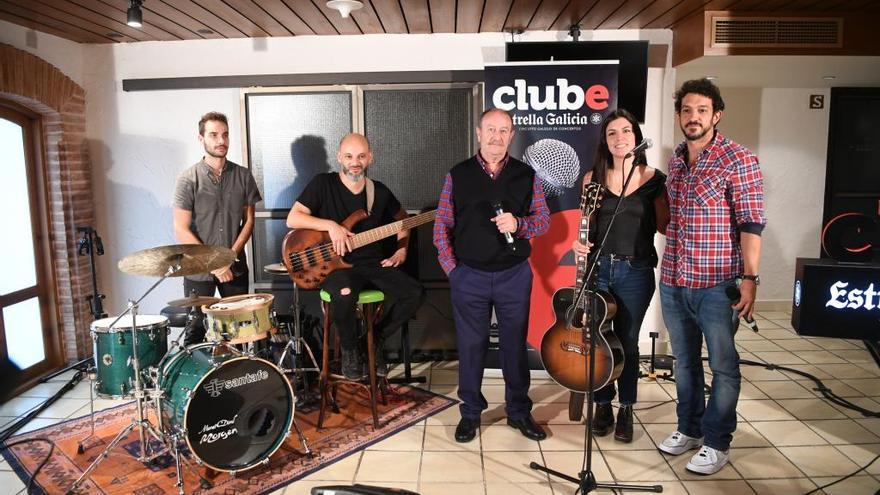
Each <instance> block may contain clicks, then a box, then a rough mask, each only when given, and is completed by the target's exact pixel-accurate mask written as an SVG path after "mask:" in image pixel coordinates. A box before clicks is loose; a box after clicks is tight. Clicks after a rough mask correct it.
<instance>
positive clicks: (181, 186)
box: [172, 160, 263, 281]
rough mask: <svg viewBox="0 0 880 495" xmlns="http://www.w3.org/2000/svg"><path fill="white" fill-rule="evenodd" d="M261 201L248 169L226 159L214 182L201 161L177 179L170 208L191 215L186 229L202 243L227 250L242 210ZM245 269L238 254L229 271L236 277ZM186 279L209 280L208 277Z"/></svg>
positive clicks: (212, 174) (243, 260)
mask: <svg viewBox="0 0 880 495" xmlns="http://www.w3.org/2000/svg"><path fill="white" fill-rule="evenodd" d="M262 199H263V198H262V196H261V195H260V190H259V189H258V188H257V182H256V181H255V180H254V176H253V174H251V171H250V170H248V169H246V168H244V167H242V166H241V165H236V164H235V163H232V162H231V161H229V160H227V161H226V164H225V165H224V166H223V171H222V172H221V173H220V178H219V179H218V178H217V176H216V175H214V171H213V170H212V169H211V166H210V165H208V164H207V163H205V161H204V160H201V161H199V163H196V164H195V165H193V166H191V167H189V168H187V169H186V170H184V171H183V172H181V173H180V175H179V176H178V177H177V185H176V186H175V188H174V200H173V201H172V206H173V207H175V208H180V209H182V210H188V211H190V212H192V221H191V222H190V226H189V228H190V230H191V231H192V233H193V234H195V236H196V237H198V238H199V240H200V241H202V243H203V244H206V245H210V246H223V247H227V248H231V247H232V245H233V244H234V243H235V239H237V238H238V234H239V233H240V232H241V229H242V227H243V226H244V222H243V220H242V212H243V210H244V208H245V207H246V206H251V205H255V204H257V203H258V202H259V201H260V200H262ZM246 269H247V263H246V261H245V259H244V251H242V252H241V254H240V255H239V262H237V263H235V264H234V265H233V272H234V273H235V275H240V274H241V273H243V270H246ZM187 278H188V279H190V280H197V281H208V280H212V278H211V274H204V275H191V276H188V277H187Z"/></svg>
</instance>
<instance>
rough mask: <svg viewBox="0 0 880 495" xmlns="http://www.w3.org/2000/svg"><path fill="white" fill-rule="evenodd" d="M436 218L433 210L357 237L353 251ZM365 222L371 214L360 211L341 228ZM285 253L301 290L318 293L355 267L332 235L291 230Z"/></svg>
mask: <svg viewBox="0 0 880 495" xmlns="http://www.w3.org/2000/svg"><path fill="white" fill-rule="evenodd" d="M436 215H437V210H431V211H427V212H425V213H420V214H418V215H415V216H412V217H407V218H404V219H403V220H398V221H396V222H392V223H389V224H386V225H383V226H381V227H376V228H375V229H370V230H367V231H364V232H361V233H360V234H355V235H354V236H352V237H350V238H349V242H350V243H351V250H352V251H354V250H355V249H357V248H360V247H363V246H366V245H367V244H372V243H374V242H376V241H380V240H382V239H385V238H386V237H391V236H393V235H397V233H398V232H400V231H401V230H408V229H411V228H414V227H418V226H419V225H422V224H425V223H428V222H431V221H433V220H434V217H435V216H436ZM365 218H367V212H366V211H364V210H357V211H355V212H354V213H352V214H351V215H349V216H348V218H346V219H345V220H343V222H342V224H341V225H342V226H343V227H345V228H346V229H348V230H351V229H352V228H353V227H354V226H355V225H357V224H358V223H359V222H361V221H363V220H364V219H365ZM281 253H282V256H281V259H282V261H283V262H284V266H285V267H286V268H287V273H288V274H289V275H290V278H292V279H293V281H294V282H295V283H296V285H297V287H299V288H300V289H317V288H318V287H319V286H320V285H321V283H322V282H323V281H324V279H325V278H327V275H330V273H332V272H333V271H334V270H338V269H340V268H351V267H352V265H350V264H348V263H346V262H345V261H344V260H343V259H342V257H341V256H339V255H338V254H336V251H334V250H333V243H331V242H330V235H329V234H328V233H327V232H321V231H318V230H311V229H296V230H291V231H290V232H288V233H287V235H286V236H284V241H282V243H281Z"/></svg>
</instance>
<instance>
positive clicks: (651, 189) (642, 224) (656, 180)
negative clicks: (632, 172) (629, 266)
mask: <svg viewBox="0 0 880 495" xmlns="http://www.w3.org/2000/svg"><path fill="white" fill-rule="evenodd" d="M661 194H666V174H664V173H663V172H661V171H659V170H655V171H654V175H653V176H652V177H651V178H650V179H648V182H645V183H644V184H642V185H641V186H640V187H639V188H638V189H636V190H635V191H633V192H632V193H631V194H630V195H629V196H626V197H625V198H624V199H623V204H622V205H621V206H620V211H619V212H617V219H616V220H614V226H613V227H612V229H611V233H610V234H609V235H608V240H607V241H606V244H605V249H604V250H603V251H602V253H603V254H617V255H620V256H632V257H635V258H640V259H649V260H651V263H652V264H653V265H654V266H657V250H656V249H655V248H654V233H655V232H657V215H656V208H655V207H654V200H655V199H656V198H657V197H658V196H660V195H661ZM619 201H620V197H618V196H617V195H616V194H613V193H612V192H610V191H608V190H606V191H605V193H604V198H603V199H602V203H601V204H600V205H599V209H598V212H597V216H596V228H595V229H592V230H593V231H592V232H591V234H592V235H591V236H590V237H591V239H590V240H591V241H592V242H597V241H596V240H597V239H598V240H602V238H603V237H604V236H605V231H606V230H608V224H609V222H610V221H611V216H612V215H613V214H614V209H615V208H616V207H617V203H618V202H619Z"/></svg>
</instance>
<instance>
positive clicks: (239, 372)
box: [67, 244, 318, 494]
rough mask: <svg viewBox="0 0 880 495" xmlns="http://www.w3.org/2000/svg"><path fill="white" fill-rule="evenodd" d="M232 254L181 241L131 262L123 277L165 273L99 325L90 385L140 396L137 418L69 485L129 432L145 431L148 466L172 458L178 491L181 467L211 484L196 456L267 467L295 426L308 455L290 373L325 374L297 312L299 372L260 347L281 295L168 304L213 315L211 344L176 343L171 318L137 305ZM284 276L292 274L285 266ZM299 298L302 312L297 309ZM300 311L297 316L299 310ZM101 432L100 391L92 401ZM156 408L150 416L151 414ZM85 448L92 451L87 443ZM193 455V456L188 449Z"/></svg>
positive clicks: (124, 263)
mask: <svg viewBox="0 0 880 495" xmlns="http://www.w3.org/2000/svg"><path fill="white" fill-rule="evenodd" d="M234 258H235V254H234V252H233V251H232V250H230V249H226V248H220V247H214V246H204V245H186V244H184V245H173V246H161V247H157V248H151V249H146V250H143V251H138V252H136V253H134V254H131V255H129V256H127V257H125V258H123V259H122V260H121V261H120V262H119V268H120V270H122V271H123V272H125V273H128V274H133V275H145V276H152V277H159V280H158V281H156V282H155V283H154V284H153V285H152V286H151V287H150V288H149V289H148V290H147V291H146V293H144V294H143V295H142V296H141V297H140V299H138V300H136V301H135V300H129V301H128V308H127V309H126V310H125V311H124V312H123V313H122V314H121V315H119V316H118V317H110V318H103V319H100V320H96V321H95V322H93V323H92V325H91V335H92V340H93V341H94V351H95V354H94V358H95V363H94V364H95V368H94V370H93V372H92V373H90V377H91V378H92V379H93V380H94V383H93V387H92V389H93V390H94V392H95V394H96V395H97V396H98V397H101V398H110V399H134V401H135V404H136V410H137V415H136V417H135V418H133V419H132V421H131V423H130V424H129V425H128V426H127V427H126V428H124V429H123V430H122V431H120V432H119V434H117V435H116V437H115V438H114V439H113V440H112V441H111V442H110V443H109V444H108V445H107V447H106V448H105V449H104V451H103V452H102V453H101V454H99V455H98V456H97V457H96V458H95V459H94V461H93V462H92V463H91V464H90V465H89V467H88V468H87V469H86V470H85V471H84V472H83V473H82V475H81V476H80V477H79V478H78V479H77V480H76V481H75V482H74V483H73V485H71V487H70V488H69V489H68V491H67V493H68V494H72V493H74V492H75V491H76V489H77V488H78V487H79V486H80V485H81V484H82V483H83V481H84V480H85V479H87V478H88V477H89V475H90V474H91V473H92V472H93V471H94V470H95V468H96V467H97V466H98V464H99V463H100V462H101V461H103V460H104V459H106V458H107V457H108V456H109V454H110V452H111V451H112V450H113V449H114V448H115V447H116V446H117V445H118V444H119V443H120V442H121V441H122V440H123V439H125V438H126V437H127V436H128V435H129V433H131V432H132V431H134V430H137V432H138V436H139V440H140V445H139V455H138V460H139V461H141V462H150V461H153V460H155V459H157V458H158V457H161V456H164V455H171V456H172V457H173V459H174V462H175V468H176V474H177V484H176V486H177V488H178V491H179V493H181V494H183V493H184V483H183V481H184V479H183V468H184V467H186V468H187V469H189V470H190V471H192V472H193V473H195V474H196V475H197V476H198V477H199V479H200V481H201V483H202V486H203V487H207V486H208V485H209V483H208V482H207V480H206V479H205V478H204V477H202V476H201V475H200V474H199V473H198V471H197V470H196V469H195V466H193V464H192V463H191V462H190V461H191V460H194V461H195V462H196V463H197V464H199V465H202V466H206V467H208V468H210V469H213V470H215V471H225V472H229V473H231V474H232V475H235V474H236V473H238V472H240V471H244V470H247V469H251V468H254V467H257V466H261V465H266V464H268V462H269V458H270V457H271V456H272V454H274V453H275V452H276V451H277V450H278V449H279V448H280V447H281V445H282V444H283V443H284V441H285V440H286V439H287V438H288V437H289V435H290V433H291V432H290V429H291V427H292V428H293V429H295V430H296V433H297V435H298V437H299V442H300V444H301V445H302V449H303V452H304V454H305V455H311V451H310V449H309V446H308V443H307V440H306V438H305V436H304V435H303V433H302V431H301V430H300V428H299V426H298V425H297V423H296V420H295V418H294V408H295V404H296V398H295V394H294V389H293V388H292V387H291V383H290V381H289V380H288V378H287V377H286V376H285V373H295V374H297V376H298V375H300V374H304V372H305V371H316V370H318V367H317V364H316V361H315V358H314V355H313V354H312V351H311V349H309V348H308V345H307V344H305V341H304V340H303V339H302V337H301V335H300V329H299V325H298V318H295V323H294V325H293V326H294V330H295V334H294V335H291V336H290V339H289V341H288V344H287V347H286V348H285V350H284V352H283V353H282V358H281V359H280V360H279V361H278V363H279V364H280V363H282V362H283V359H284V357H285V356H286V354H287V353H288V350H290V351H291V352H293V353H294V359H293V365H292V367H291V368H281V367H279V366H276V365H275V364H274V363H272V362H271V361H269V360H267V359H263V358H262V357H259V356H258V355H257V353H255V352H254V349H255V348H256V346H255V345H254V344H255V343H257V342H259V341H264V340H268V339H269V338H271V337H272V336H273V335H274V334H275V332H276V321H275V312H274V311H273V309H272V306H273V300H274V297H273V296H272V295H271V294H245V295H241V296H232V297H227V298H223V299H217V298H214V297H203V296H191V297H186V298H183V299H177V300H174V301H170V302H169V306H177V307H189V308H191V309H190V312H189V314H188V324H190V323H192V321H193V320H194V319H195V318H196V315H197V309H198V308H201V310H202V312H203V313H204V314H205V328H206V330H207V339H208V340H207V341H206V342H204V343H200V344H194V345H189V346H182V345H180V344H179V340H180V339H181V337H183V332H181V334H180V335H179V336H178V338H177V339H176V340H175V341H172V342H171V345H170V347H169V345H168V334H169V322H168V318H166V317H165V316H159V315H147V314H139V311H138V310H139V305H140V303H141V301H143V299H144V298H145V297H146V296H147V295H148V294H150V293H151V292H152V291H153V289H155V288H156V287H157V286H158V285H159V284H160V283H161V282H162V281H163V280H165V279H166V278H169V277H181V276H185V275H195V274H201V273H208V272H210V271H211V270H215V269H217V268H220V267H223V266H227V265H229V264H231V263H232V261H233V260H234ZM285 274H286V271H285ZM297 304H298V301H297V300H295V301H294V308H295V309H296V310H298V308H297V307H296V305H297ZM296 315H298V313H296ZM303 350H306V351H307V352H308V355H309V357H310V358H311V361H312V364H313V365H314V367H310V368H297V365H296V363H297V360H296V357H297V356H300V355H301V353H302V351H303ZM92 399H93V400H92V435H90V436H89V437H87V438H86V439H88V438H90V437H91V436H93V435H94V407H93V403H94V397H92ZM151 412H152V414H150V413H151ZM86 439H84V440H83V442H81V443H80V445H79V447H80V448H79V452H80V453H82V452H83V451H84V448H83V445H84V443H85V440H86ZM187 451H188V454H187V453H186V452H187Z"/></svg>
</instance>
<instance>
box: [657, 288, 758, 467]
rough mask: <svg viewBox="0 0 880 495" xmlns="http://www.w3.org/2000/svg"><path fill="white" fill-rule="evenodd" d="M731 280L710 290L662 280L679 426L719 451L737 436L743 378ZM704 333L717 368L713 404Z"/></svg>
mask: <svg viewBox="0 0 880 495" xmlns="http://www.w3.org/2000/svg"><path fill="white" fill-rule="evenodd" d="M731 285H734V281H733V280H732V279H731V280H727V281H724V282H722V283H720V284H718V285H716V286H714V287H708V288H705V289H689V288H687V287H673V286H669V285H664V284H660V300H661V302H662V306H663V320H664V321H665V322H666V328H667V330H669V341H670V343H671V344H672V353H673V356H675V388H676V391H677V392H678V409H677V413H678V431H680V432H682V433H684V434H685V435H687V436H689V437H697V438H699V437H705V438H704V440H703V443H704V444H705V445H707V446H709V447H712V448H714V449H718V450H727V449H728V448H729V447H730V441H731V440H732V439H733V432H734V430H736V403H737V400H739V389H740V382H741V381H742V375H740V372H739V354H738V353H737V352H736V345H735V344H734V335H735V334H736V329H737V326H738V325H739V320H738V318H737V314H736V311H734V310H733V309H732V308H731V307H730V306H731V300H730V299H729V298H728V297H727V294H726V293H725V289H726V288H727V287H729V286H731ZM704 338H705V339H706V348H707V349H708V351H709V369H711V370H712V393H711V394H710V395H709V401H708V403H707V402H705V401H704V393H703V390H704V385H705V380H704V378H703V361H702V359H701V350H702V349H701V348H702V344H703V339H704Z"/></svg>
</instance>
